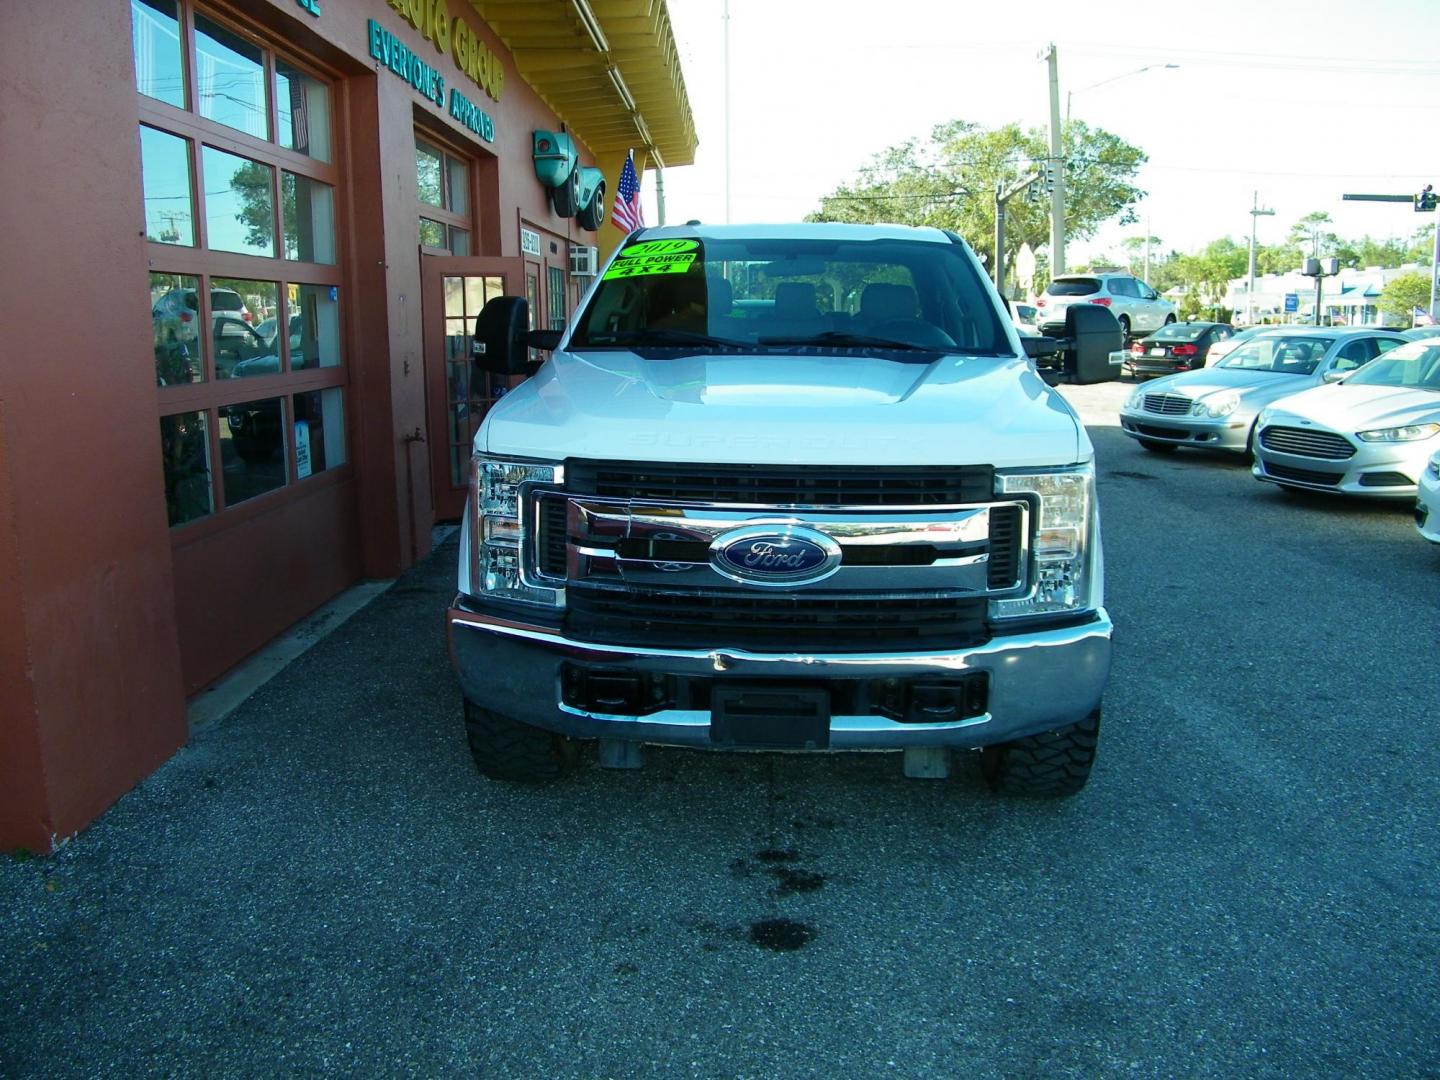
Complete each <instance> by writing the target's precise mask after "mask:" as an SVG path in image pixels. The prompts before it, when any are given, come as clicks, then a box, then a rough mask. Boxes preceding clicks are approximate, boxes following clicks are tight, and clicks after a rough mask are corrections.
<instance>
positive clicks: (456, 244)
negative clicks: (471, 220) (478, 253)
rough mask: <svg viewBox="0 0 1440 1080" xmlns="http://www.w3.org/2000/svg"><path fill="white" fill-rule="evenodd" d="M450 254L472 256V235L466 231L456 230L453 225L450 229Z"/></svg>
mask: <svg viewBox="0 0 1440 1080" xmlns="http://www.w3.org/2000/svg"><path fill="white" fill-rule="evenodd" d="M450 254H451V255H469V254H470V234H469V233H468V232H466V231H465V230H464V229H457V228H455V227H454V226H453V225H452V226H451V227H450Z"/></svg>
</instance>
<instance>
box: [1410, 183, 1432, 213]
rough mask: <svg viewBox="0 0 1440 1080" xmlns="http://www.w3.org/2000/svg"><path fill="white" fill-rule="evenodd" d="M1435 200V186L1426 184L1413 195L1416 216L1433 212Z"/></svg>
mask: <svg viewBox="0 0 1440 1080" xmlns="http://www.w3.org/2000/svg"><path fill="white" fill-rule="evenodd" d="M1436 198H1437V197H1436V194H1435V185H1434V184H1426V185H1425V186H1424V187H1423V188H1421V189H1420V191H1419V192H1418V193H1416V195H1415V212H1416V213H1417V214H1418V213H1421V212H1422V211H1427V210H1434V209H1435V203H1436Z"/></svg>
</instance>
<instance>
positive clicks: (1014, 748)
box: [980, 709, 1100, 798]
mask: <svg viewBox="0 0 1440 1080" xmlns="http://www.w3.org/2000/svg"><path fill="white" fill-rule="evenodd" d="M1099 743H1100V710H1099V709H1096V710H1095V711H1094V712H1093V713H1091V714H1090V715H1089V716H1087V717H1086V718H1085V719H1084V720H1081V721H1080V722H1079V723H1078V724H1071V725H1070V726H1069V727H1063V728H1059V729H1058V730H1056V731H1045V732H1041V733H1040V734H1039V735H1027V736H1025V737H1024V738H1023V739H1014V740H1012V741H1011V742H1007V743H1001V744H1000V745H999V746H987V747H985V749H984V750H982V751H981V754H980V768H981V770H982V771H983V772H984V774H985V780H986V782H987V783H988V784H989V785H990V788H991V790H992V791H997V792H1000V793H1001V794H1005V795H1029V796H1032V797H1040V798H1060V797H1063V796H1066V795H1074V794H1075V793H1076V792H1078V791H1079V790H1080V789H1081V788H1083V787H1084V786H1085V782H1086V781H1087V780H1089V779H1090V769H1091V767H1092V766H1093V765H1094V764H1095V751H1096V749H1097V747H1098V746H1099Z"/></svg>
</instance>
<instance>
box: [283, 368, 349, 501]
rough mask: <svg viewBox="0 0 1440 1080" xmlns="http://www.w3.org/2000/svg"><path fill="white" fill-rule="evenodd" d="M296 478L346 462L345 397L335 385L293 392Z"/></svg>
mask: <svg viewBox="0 0 1440 1080" xmlns="http://www.w3.org/2000/svg"><path fill="white" fill-rule="evenodd" d="M291 407H292V408H293V409H294V415H295V478H296V479H297V480H303V479H305V477H307V476H310V475H312V474H313V473H318V472H324V471H325V470H326V469H336V468H339V467H340V466H341V465H344V464H345V401H344V398H343V396H342V395H341V391H340V389H339V388H338V387H336V388H334V389H330V390H314V391H311V392H310V393H308V394H296V395H295V397H294V398H293V399H292V401H291Z"/></svg>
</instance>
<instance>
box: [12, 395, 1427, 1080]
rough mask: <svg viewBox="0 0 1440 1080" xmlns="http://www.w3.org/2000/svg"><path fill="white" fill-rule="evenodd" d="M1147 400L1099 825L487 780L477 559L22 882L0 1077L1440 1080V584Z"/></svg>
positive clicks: (893, 796)
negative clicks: (462, 594) (464, 598)
mask: <svg viewBox="0 0 1440 1080" xmlns="http://www.w3.org/2000/svg"><path fill="white" fill-rule="evenodd" d="M1128 390H1129V384H1107V385H1102V386H1097V387H1081V388H1071V389H1067V390H1066V394H1067V396H1069V397H1071V399H1072V400H1073V401H1075V402H1077V404H1078V406H1079V408H1080V409H1081V411H1082V414H1083V415H1084V416H1085V418H1086V419H1087V422H1090V423H1091V424H1092V425H1093V426H1092V428H1091V433H1092V437H1093V438H1094V440H1095V442H1096V445H1097V450H1098V454H1099V460H1100V490H1101V498H1102V505H1103V508H1104V528H1105V538H1106V551H1107V564H1108V565H1107V575H1108V588H1109V604H1110V608H1111V611H1112V614H1113V615H1114V617H1115V621H1116V624H1117V627H1118V631H1117V633H1118V637H1117V654H1116V663H1115V669H1114V673H1113V676H1112V680H1111V688H1110V691H1109V693H1108V695H1107V702H1106V716H1105V728H1104V736H1103V738H1102V740H1101V756H1100V760H1099V763H1098V765H1097V767H1096V771H1095V775H1094V777H1093V779H1092V782H1091V785H1090V786H1089V788H1087V789H1086V791H1085V792H1084V793H1082V794H1081V795H1080V796H1078V797H1076V798H1074V799H1071V800H1068V801H1064V802H1059V803H1049V802H1027V801H1019V800H1004V799H996V798H994V797H991V796H990V795H989V794H988V793H987V792H986V791H985V790H984V788H983V786H982V784H981V783H980V781H979V778H978V769H977V768H976V767H975V765H974V763H973V762H962V763H961V765H962V767H960V768H957V769H956V771H955V774H954V775H953V776H952V778H951V779H950V780H949V781H945V782H925V781H906V780H904V779H903V778H902V777H901V775H900V763H899V759H898V758H897V757H895V756H893V755H846V756H824V757H797V756H781V755H712V754H703V753H695V752H685V751H678V750H668V751H667V750H650V751H649V752H648V753H647V763H646V768H645V769H644V770H643V771H641V772H638V773H631V772H608V771H602V770H600V769H597V768H593V767H592V768H589V769H586V770H585V771H583V772H581V773H580V774H579V775H578V776H577V777H575V778H574V779H573V780H572V781H569V782H566V783H563V784H561V785H558V786H555V787H552V788H548V789H539V790H535V789H527V788H518V787H509V786H504V785H500V784H496V783H489V782H485V781H483V780H482V779H481V778H479V777H478V776H477V775H476V774H475V773H474V770H473V768H472V766H471V763H470V760H469V757H468V754H467V751H466V748H465V744H464V737H463V734H462V725H461V717H460V708H459V700H458V695H457V690H456V687H455V683H454V679H453V677H452V675H451V673H450V669H449V664H448V660H447V657H446V653H445V642H444V634H443V624H442V613H443V610H444V607H445V605H446V602H447V601H448V600H449V599H450V596H451V594H452V591H453V580H454V574H453V561H454V557H455V542H454V540H453V539H451V540H450V541H448V542H447V543H446V544H445V545H444V546H442V548H441V549H440V550H438V551H437V552H436V553H435V555H434V556H432V557H431V558H430V559H428V560H427V561H426V562H425V563H423V564H421V565H420V566H417V567H416V568H414V569H413V570H412V571H411V572H409V573H408V574H406V575H405V577H403V578H402V579H401V580H400V581H399V582H398V583H397V584H396V585H395V586H394V587H393V588H391V589H390V590H388V591H387V592H385V593H384V594H383V595H381V596H380V597H379V598H377V599H376V600H375V601H373V602H372V603H371V604H370V605H369V606H368V607H367V608H366V609H365V610H363V611H361V612H360V613H359V614H357V615H355V616H354V617H353V618H351V619H350V620H349V621H348V622H346V623H345V624H344V625H343V626H342V627H340V628H339V629H338V630H337V631H336V632H335V633H334V634H332V635H331V636H330V637H328V638H326V639H325V640H324V641H322V642H320V643H319V644H317V645H316V646H315V647H314V648H313V649H311V650H310V651H309V652H308V653H306V654H305V655H304V656H302V657H301V658H300V659H298V660H297V661H296V662H295V663H293V664H291V665H290V666H289V667H288V668H286V669H285V670H284V671H283V672H282V673H281V674H280V675H279V676H278V677H277V678H275V679H274V680H273V681H271V682H270V683H269V684H267V685H266V686H264V687H263V688H262V689H261V690H259V691H258V692H257V693H256V694H255V695H254V696H253V697H251V698H250V699H249V700H248V701H247V702H246V703H245V704H244V705H243V706H241V708H240V709H239V710H238V711H236V712H235V713H233V714H231V715H230V716H229V717H228V718H226V719H225V720H223V721H221V722H218V723H215V724H211V725H209V726H207V727H204V728H202V729H200V730H199V731H198V732H196V733H195V734H194V735H193V737H192V738H191V740H190V743H189V745H188V746H187V747H186V748H184V749H183V750H182V751H180V753H178V754H177V755H176V756H175V757H174V758H173V759H172V760H171V761H170V762H169V763H167V764H166V765H165V766H163V767H162V768H161V769H160V770H159V771H158V772H157V773H155V774H154V775H153V776H151V777H150V778H149V779H147V780H146V781H145V782H143V783H142V784H141V785H140V786H139V787H138V788H137V789H135V790H134V791H132V792H131V793H130V794H128V795H127V796H125V797H124V798H123V799H122V800H121V801H120V802H119V804H118V805H117V806H115V807H114V808H113V809H112V810H111V811H110V812H108V813H107V814H106V815H105V816H104V817H103V818H102V819H101V820H100V821H99V822H98V823H96V824H95V825H94V826H92V827H91V828H89V829H88V830H86V831H85V832H84V833H82V834H81V835H79V836H78V837H76V838H75V839H73V840H72V841H71V842H70V843H69V844H67V845H66V846H65V847H64V848H62V849H61V851H60V852H59V853H58V854H57V855H55V856H53V857H51V858H45V859H38V858H32V859H24V858H16V857H6V856H0V955H3V957H4V963H3V964H0V1076H3V1077H47V1078H51V1077H80V1076H85V1077H93V1076H125V1077H131V1076H161V1075H164V1076H199V1075H205V1076H256V1075H267V1076H318V1075H322V1074H324V1075H328V1074H342V1075H357V1076H367V1077H387V1076H420V1077H431V1076H435V1077H439V1076H486V1077H491V1076H494V1077H502V1076H517V1077H547V1078H548V1077H626V1078H629V1077H688V1076H696V1077H757V1078H759V1077H766V1078H770V1077H806V1076H816V1077H820V1076H824V1077H852V1076H853V1077H872V1076H896V1077H924V1076H961V1075H963V1076H966V1077H970V1078H985V1077H1086V1078H1089V1077H1106V1076H1126V1077H1182V1076H1183V1077H1190V1076H1203V1077H1225V1078H1230V1077H1333V1076H1365V1077H1420V1076H1440V1017H1437V1013H1440V1009H1437V1006H1440V875H1437V871H1436V867H1437V851H1440V840H1437V830H1436V824H1435V822H1436V810H1437V806H1440V798H1437V796H1440V779H1437V778H1440V740H1437V738H1436V723H1437V715H1440V710H1437V708H1436V706H1437V702H1440V667H1437V665H1436V663H1435V646H1434V641H1435V638H1436V631H1437V629H1440V618H1437V603H1436V597H1437V591H1440V590H1437V586H1440V550H1437V549H1435V548H1432V547H1431V546H1430V545H1427V544H1425V543H1424V542H1423V541H1422V540H1421V539H1420V538H1419V536H1418V535H1417V534H1416V532H1415V530H1414V528H1413V525H1412V524H1411V522H1410V520H1409V518H1408V516H1407V514H1406V513H1405V512H1404V511H1403V510H1402V509H1398V508H1395V507H1392V506H1381V505H1374V504H1353V503H1337V502H1335V501H1333V500H1324V499H1311V498H1297V497H1294V496H1288V495H1286V494H1284V493H1282V492H1280V491H1277V490H1275V489H1273V488H1271V487H1269V486H1267V485H1262V484H1259V483H1256V482H1255V481H1254V480H1252V479H1251V477H1250V476H1249V472H1248V468H1247V467H1246V466H1244V465H1243V464H1242V463H1240V462H1239V461H1238V460H1235V461H1231V460H1227V459H1222V458H1217V457H1210V456H1204V455H1201V454H1198V453H1195V454H1187V453H1183V452H1182V453H1179V454H1174V455H1169V456H1159V455H1152V454H1147V453H1146V452H1145V451H1143V450H1142V449H1140V448H1139V447H1138V446H1137V445H1135V444H1134V443H1132V442H1131V441H1130V440H1128V439H1125V438H1124V437H1123V436H1121V435H1120V434H1119V431H1118V429H1117V428H1115V427H1114V426H1113V423H1114V415H1115V406H1116V404H1117V403H1118V400H1119V398H1120V397H1121V396H1123V394H1124V393H1126V392H1128ZM780 920H785V921H783V922H782V921H780ZM757 926H758V929H757ZM757 935H758V939H759V942H758V943H757Z"/></svg>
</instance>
